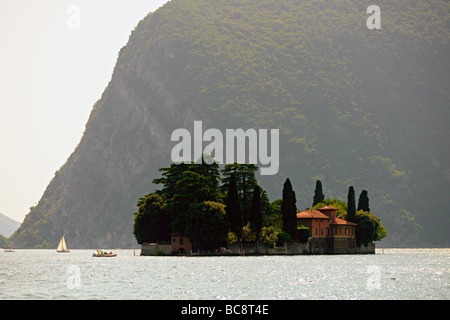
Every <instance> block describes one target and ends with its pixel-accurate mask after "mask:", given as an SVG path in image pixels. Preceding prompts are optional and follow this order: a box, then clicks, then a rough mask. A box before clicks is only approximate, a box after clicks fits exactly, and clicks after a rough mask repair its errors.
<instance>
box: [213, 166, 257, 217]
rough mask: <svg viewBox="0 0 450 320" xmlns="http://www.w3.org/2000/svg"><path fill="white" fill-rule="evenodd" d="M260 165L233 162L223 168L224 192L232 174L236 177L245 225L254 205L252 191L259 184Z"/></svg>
mask: <svg viewBox="0 0 450 320" xmlns="http://www.w3.org/2000/svg"><path fill="white" fill-rule="evenodd" d="M257 171H258V167H257V166H256V165H254V164H245V163H232V164H226V165H225V167H224V168H223V170H222V176H223V177H222V186H221V188H222V192H226V191H227V190H228V185H229V183H230V177H231V174H233V175H234V176H235V178H236V186H237V190H238V194H239V199H240V202H241V208H242V215H243V217H244V225H245V224H247V223H248V222H249V219H250V210H251V205H252V193H253V190H254V188H255V186H256V185H257V181H256V177H255V173H256V172H257Z"/></svg>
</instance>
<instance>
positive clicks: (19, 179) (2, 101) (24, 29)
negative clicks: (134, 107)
mask: <svg viewBox="0 0 450 320" xmlns="http://www.w3.org/2000/svg"><path fill="white" fill-rule="evenodd" d="M165 2H167V0H151V1H150V0H127V1H125V0H120V1H119V0H72V1H66V0H39V1H30V0H0V46H1V47H0V48H1V49H0V212H1V213H3V214H5V215H7V216H9V217H11V218H12V219H14V220H17V221H19V222H22V221H23V218H24V217H25V215H26V214H27V213H28V212H29V208H30V207H31V206H33V205H35V204H36V203H37V202H38V201H39V199H40V198H41V196H42V194H43V192H44V191H45V188H46V187H47V185H48V183H49V182H50V180H51V179H52V178H53V176H54V173H55V171H56V170H58V169H59V168H60V167H61V166H62V165H63V164H64V163H65V161H66V159H67V158H68V157H69V155H70V154H71V153H72V152H73V151H74V149H75V147H76V145H77V144H78V143H79V141H80V139H81V137H82V134H83V131H84V129H85V124H86V122H87V119H88V117H89V114H90V111H91V109H92V106H93V104H94V103H95V102H96V101H97V100H98V99H99V98H100V96H101V94H102V92H103V90H104V89H105V88H106V86H107V85H108V82H109V80H110V79H111V74H112V71H113V68H114V65H115V62H116V59H117V54H118V52H119V50H120V48H121V47H123V46H124V45H125V44H126V43H127V41H128V37H129V35H130V32H131V30H133V28H134V27H135V26H136V25H137V23H138V22H139V21H140V20H141V19H142V18H144V17H145V16H146V15H147V13H149V12H152V11H154V10H156V9H157V8H158V7H160V6H161V5H163V4H164V3H165Z"/></svg>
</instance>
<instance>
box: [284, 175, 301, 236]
mask: <svg viewBox="0 0 450 320" xmlns="http://www.w3.org/2000/svg"><path fill="white" fill-rule="evenodd" d="M296 202H297V200H296V198H295V192H294V190H292V184H291V181H290V180H289V178H287V179H286V182H285V183H284V186H283V199H282V203H281V217H282V219H283V228H284V231H285V232H286V233H289V234H290V235H291V237H292V238H295V234H296V232H297V207H296V205H295V203H296Z"/></svg>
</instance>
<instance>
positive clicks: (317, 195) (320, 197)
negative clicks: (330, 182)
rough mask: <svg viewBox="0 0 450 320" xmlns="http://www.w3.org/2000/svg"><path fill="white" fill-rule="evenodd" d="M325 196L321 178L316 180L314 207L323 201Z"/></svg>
mask: <svg viewBox="0 0 450 320" xmlns="http://www.w3.org/2000/svg"><path fill="white" fill-rule="evenodd" d="M324 198H325V196H324V195H323V191H322V182H320V180H317V181H316V189H315V190H314V198H313V204H312V206H313V207H314V206H315V205H316V204H318V203H321V202H322V201H323V199H324Z"/></svg>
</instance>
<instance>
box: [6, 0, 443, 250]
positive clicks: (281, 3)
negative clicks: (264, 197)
mask: <svg viewBox="0 0 450 320" xmlns="http://www.w3.org/2000/svg"><path fill="white" fill-rule="evenodd" d="M371 4H372V3H371V2H369V1H356V0H355V1H351V0H336V1H326V0H317V1H300V0H276V1H275V0H259V1H254V0H239V1H238V0H216V1H209V0H172V1H170V2H169V3H167V4H166V5H165V6H163V7H162V8H160V9H158V10H157V11H156V12H154V13H151V14H149V15H148V16H147V17H146V18H145V19H143V20H142V21H141V22H140V23H139V24H138V25H137V27H136V28H135V30H133V31H132V33H131V36H130V39H129V42H128V44H127V45H126V46H125V47H123V48H122V50H121V51H120V53H119V56H118V60H117V64H116V66H115V69H114V72H113V75H112V79H111V81H110V83H109V85H108V87H107V88H106V89H105V91H104V92H103V94H102V96H101V99H100V100H99V101H98V102H97V103H96V104H95V105H94V107H93V110H92V113H91V116H90V118H89V121H88V123H87V125H86V130H85V133H84V136H83V138H82V140H81V141H80V143H79V145H78V146H77V147H76V149H75V151H74V152H73V154H72V155H71V156H70V158H69V159H68V160H67V162H66V163H65V164H64V166H62V167H61V168H60V169H59V170H58V171H57V173H56V174H55V177H54V178H53V180H52V181H51V182H50V184H49V186H48V187H47V189H46V191H45V193H44V195H43V196H42V199H41V200H40V201H39V203H38V204H37V205H36V206H35V207H34V208H33V209H32V210H31V211H30V213H29V214H28V215H27V217H26V218H25V221H24V222H23V224H22V226H21V227H20V228H19V230H18V231H17V232H16V233H15V234H14V235H13V236H12V238H11V240H12V241H14V243H15V244H16V245H18V246H22V247H35V246H43V247H47V246H50V247H52V246H53V247H55V246H56V244H57V242H58V240H59V238H60V237H61V235H62V234H65V236H66V239H67V241H68V242H69V243H70V245H71V247H130V246H133V245H136V241H135V239H134V237H133V235H132V223H133V212H135V211H136V202H137V200H138V198H139V197H141V196H143V195H144V194H147V193H149V192H151V191H153V190H154V189H155V186H154V185H153V184H152V180H153V179H154V178H157V177H159V173H158V168H160V167H163V166H167V165H168V164H169V163H170V152H171V149H172V147H173V146H174V143H173V142H171V141H170V137H171V133H172V131H173V130H174V129H176V128H187V129H192V127H193V121H194V120H202V121H203V127H204V129H206V128H218V129H225V128H240V127H241V128H244V129H247V128H256V129H257V128H267V129H280V170H279V172H278V174H277V175H274V176H263V177H260V178H259V181H260V184H261V186H262V187H263V188H264V189H265V190H267V192H268V194H269V197H270V200H271V201H273V200H275V199H277V198H281V189H282V183H283V182H284V180H285V179H286V178H287V177H289V178H290V180H291V181H292V184H293V188H294V190H295V191H296V193H297V206H298V207H299V208H300V209H304V208H306V207H310V206H311V204H312V197H313V191H314V184H315V181H316V180H317V179H320V180H321V181H322V184H323V186H324V193H325V196H326V197H328V198H332V197H337V198H340V199H342V200H346V195H347V191H348V187H349V186H350V185H353V186H354V187H355V191H356V192H357V193H358V194H359V192H360V191H361V190H362V189H366V190H368V193H369V198H370V207H371V209H372V211H373V213H374V214H376V215H377V216H379V217H380V218H381V221H382V224H383V225H384V226H385V227H386V228H387V231H388V233H389V237H388V238H386V239H385V240H384V241H383V243H384V244H385V245H391V246H449V245H450V241H449V237H448V229H449V222H448V221H449V219H448V213H447V210H448V209H447V204H448V200H447V198H448V195H449V194H450V161H449V160H450V154H449V153H450V151H449V150H450V142H449V141H450V134H449V129H448V120H449V119H450V117H449V116H450V108H449V102H450V99H449V92H450V90H449V89H450V88H449V80H448V75H449V71H450V68H449V59H448V57H449V56H450V50H449V37H450V32H449V25H450V22H449V18H450V13H449V3H448V2H447V1H437V0H433V1H419V0H408V1H377V3H376V4H377V5H378V6H379V7H380V8H381V21H382V22H381V29H380V30H369V29H368V28H367V27H366V20H367V18H368V17H369V14H367V13H366V9H367V7H368V6H369V5H371Z"/></svg>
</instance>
